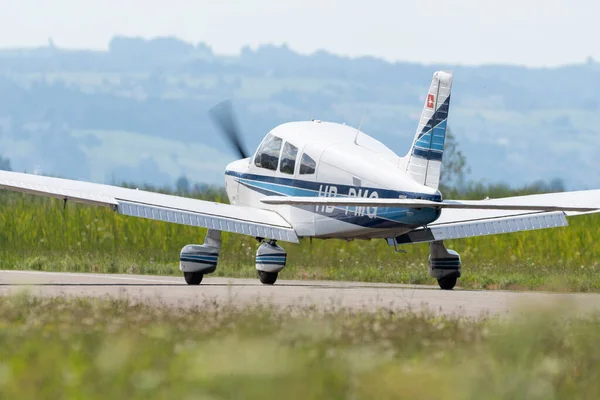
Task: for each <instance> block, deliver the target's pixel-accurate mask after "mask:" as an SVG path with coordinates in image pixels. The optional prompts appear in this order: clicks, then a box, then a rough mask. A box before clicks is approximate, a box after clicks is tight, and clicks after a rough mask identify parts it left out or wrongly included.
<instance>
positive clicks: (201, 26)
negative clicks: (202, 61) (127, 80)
mask: <svg viewBox="0 0 600 400" xmlns="http://www.w3.org/2000/svg"><path fill="white" fill-rule="evenodd" d="M0 10H2V11H1V12H0V47H8V46H10V47H15V46H31V45H40V44H45V43H47V41H48V38H50V37H52V38H53V40H54V42H55V44H56V45H57V46H60V47H74V48H106V47H107V44H108V41H109V40H110V38H111V37H112V36H113V35H115V34H124V35H136V36H144V37H152V36H157V35H176V36H178V37H180V38H182V39H185V40H187V41H191V42H199V41H202V42H206V43H208V44H209V45H210V46H211V47H212V48H213V49H214V50H215V51H216V52H217V53H228V54H234V53H238V52H239V49H240V48H241V47H242V46H244V45H250V46H252V47H255V46H256V45H258V44H262V43H274V44H281V43H287V44H288V45H289V46H290V47H291V48H293V49H295V50H297V51H300V52H302V53H309V52H313V51H314V50H317V49H326V50H329V51H331V52H334V53H338V54H345V55H351V56H356V55H365V54H369V55H375V56H379V57H383V58H385V59H388V60H407V61H419V62H425V63H430V62H449V63H460V64H480V63H491V62H501V63H518V64H526V65H536V66H538V65H557V64H564V63H580V62H583V61H585V59H586V58H587V57H588V56H592V57H594V58H595V59H596V60H600V44H598V38H600V22H599V21H598V16H599V15H600V1H597V0H570V1H567V0H543V1H539V0H461V1H458V0H415V1H402V0H389V1H384V0H367V1H363V0H245V1H242V0H237V1H236V0H169V1H161V0H102V1H95V0H94V1H91V0H51V1H50V0H0Z"/></svg>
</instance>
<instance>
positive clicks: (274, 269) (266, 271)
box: [256, 240, 287, 285]
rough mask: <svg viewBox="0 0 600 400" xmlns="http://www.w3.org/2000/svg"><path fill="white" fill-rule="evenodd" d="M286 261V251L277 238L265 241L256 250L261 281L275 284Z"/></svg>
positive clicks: (266, 283)
mask: <svg viewBox="0 0 600 400" xmlns="http://www.w3.org/2000/svg"><path fill="white" fill-rule="evenodd" d="M286 261H287V253H286V251H285V250H284V249H283V247H281V246H279V245H278V244H277V242H276V241H275V240H269V241H266V242H263V243H262V244H261V245H260V246H259V247H258V250H257V251H256V270H257V271H258V278H259V279H260V281H261V283H263V284H265V285H272V284H274V283H275V281H276V280H277V276H278V275H279V272H280V271H281V270H282V269H284V268H285V263H286Z"/></svg>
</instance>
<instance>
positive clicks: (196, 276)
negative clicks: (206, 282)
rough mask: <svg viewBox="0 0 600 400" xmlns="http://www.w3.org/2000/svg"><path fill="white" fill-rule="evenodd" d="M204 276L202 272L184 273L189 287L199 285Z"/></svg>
mask: <svg viewBox="0 0 600 400" xmlns="http://www.w3.org/2000/svg"><path fill="white" fill-rule="evenodd" d="M203 276H204V274H203V273H201V272H184V273H183V277H184V278H185V282H186V283H187V284H188V285H199V284H200V282H202V277H203Z"/></svg>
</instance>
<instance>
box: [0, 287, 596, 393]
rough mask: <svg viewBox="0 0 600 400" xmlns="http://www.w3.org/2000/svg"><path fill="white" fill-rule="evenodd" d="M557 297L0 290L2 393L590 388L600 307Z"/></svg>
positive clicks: (593, 378)
mask: <svg viewBox="0 0 600 400" xmlns="http://www.w3.org/2000/svg"><path fill="white" fill-rule="evenodd" d="M564 306H565V307H563V308H562V311H557V310H556V309H555V310H554V311H553V312H552V313H549V312H545V311H538V312H536V313H534V314H527V316H526V317H522V318H521V317H518V318H516V319H511V320H467V319H457V318H445V317H436V316H433V315H428V314H415V313H410V312H406V313H392V312H389V311H385V312H384V311H380V312H374V313H367V312H349V311H346V310H342V309H338V310H331V311H328V312H325V313H323V312H317V311H315V310H311V309H301V308H296V309H287V310H281V309H274V308H271V307H270V306H268V305H260V304H257V305H254V306H252V307H249V308H242V309H236V308H233V307H231V306H229V305H227V304H221V305H217V304H205V305H204V306H203V307H200V308H197V309H192V310H190V309H188V310H183V309H173V308H167V307H162V306H155V307H151V306H144V305H133V304H129V303H128V302H127V301H125V300H118V301H117V300H87V299H78V300H68V299H66V298H60V297H59V298H47V299H39V298H35V297H31V296H28V295H26V294H22V295H15V296H11V297H0V398H3V399H17V398H18V399H39V398H48V399H61V398H73V399H107V398H110V399H138V398H139V399H147V398H156V399H230V398H231V399H234V398H261V399H276V398H277V399H280V398H282V397H284V398H286V399H342V398H345V399H392V398H405V399H439V398H444V399H507V398H512V399H520V398H524V399H525V398H526V399H572V398H596V396H597V393H598V392H599V391H600V380H598V379H597V377H598V376H599V375H600V363H599V362H598V360H599V359H600V348H599V347H598V345H597V343H598V339H599V334H598V332H599V331H600V317H598V316H589V317H586V318H583V317H579V318H572V317H567V315H568V314H567V312H568V311H567V310H566V308H567V305H564ZM557 308H558V309H560V307H557Z"/></svg>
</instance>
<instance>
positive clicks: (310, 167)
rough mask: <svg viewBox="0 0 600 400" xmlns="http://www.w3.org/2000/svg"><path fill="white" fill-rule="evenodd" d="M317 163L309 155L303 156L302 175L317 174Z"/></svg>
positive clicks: (301, 163)
mask: <svg viewBox="0 0 600 400" xmlns="http://www.w3.org/2000/svg"><path fill="white" fill-rule="evenodd" d="M316 167H317V163H316V162H315V160H313V159H312V158H311V157H310V156H309V155H308V154H306V153H305V154H302V160H301V161H300V174H301V175H310V174H314V173H315V168H316Z"/></svg>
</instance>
